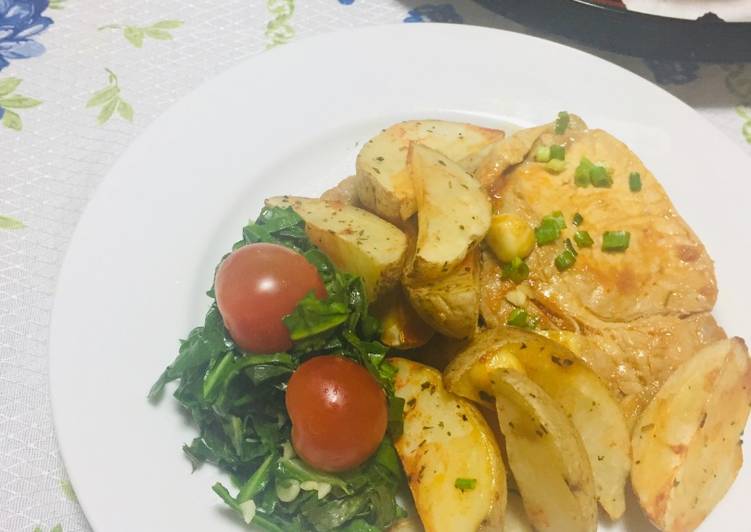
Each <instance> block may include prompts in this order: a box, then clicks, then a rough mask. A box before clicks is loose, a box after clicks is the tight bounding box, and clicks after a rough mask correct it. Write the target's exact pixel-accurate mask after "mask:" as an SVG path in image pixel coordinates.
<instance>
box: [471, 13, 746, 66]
mask: <svg viewBox="0 0 751 532" xmlns="http://www.w3.org/2000/svg"><path fill="white" fill-rule="evenodd" d="M477 2H478V3H479V4H482V5H483V6H485V7H486V8H488V9H490V10H491V11H495V12H496V13H499V14H501V15H503V16H505V17H508V18H510V19H512V20H515V21H516V22H519V23H520V24H524V25H525V26H530V27H533V28H539V29H541V30H545V31H549V32H552V33H556V34H559V35H563V36H565V37H569V38H571V39H576V40H578V41H581V42H583V43H585V44H589V45H593V46H596V47H598V48H603V49H606V50H611V51H613V52H619V53H622V54H627V55H634V56H639V57H650V58H657V59H668V60H674V61H708V62H726V63H738V62H747V61H751V22H724V21H723V20H722V19H720V18H718V17H717V16H716V15H714V14H708V15H705V16H703V17H701V18H700V19H698V20H684V19H677V18H670V17H660V16H656V15H648V14H644V13H638V12H635V11H628V10H627V9H625V8H624V7H622V6H623V4H622V2H621V1H620V0H589V1H587V0H477Z"/></svg>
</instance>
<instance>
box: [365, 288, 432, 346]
mask: <svg viewBox="0 0 751 532" xmlns="http://www.w3.org/2000/svg"><path fill="white" fill-rule="evenodd" d="M370 311H371V313H372V314H373V315H374V316H375V317H376V318H378V319H379V320H380V321H381V342H382V343H383V344H384V345H387V346H389V347H393V348H394V349H414V348H416V347H420V346H423V345H425V344H426V343H428V341H429V340H430V339H431V338H432V337H433V335H434V334H435V330H434V329H433V328H432V327H431V326H430V325H428V324H427V323H425V321H424V320H423V319H422V318H421V317H420V315H419V314H417V312H416V311H415V309H414V308H412V305H411V304H410V303H409V301H408V299H407V296H406V295H405V294H404V291H403V289H402V287H400V286H397V287H396V288H394V289H393V290H391V291H389V292H388V293H386V294H384V295H383V296H382V297H381V298H380V299H379V300H378V301H376V302H375V303H374V304H373V305H371V307H370Z"/></svg>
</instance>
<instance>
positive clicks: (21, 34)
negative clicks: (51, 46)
mask: <svg viewBox="0 0 751 532" xmlns="http://www.w3.org/2000/svg"><path fill="white" fill-rule="evenodd" d="M48 7H49V0H0V70H2V69H4V68H5V67H7V66H8V64H9V63H10V61H11V60H14V59H27V58H29V57H36V56H38V55H41V54H42V53H44V46H43V45H41V44H40V43H38V42H36V41H35V40H34V39H33V37H35V36H36V35H38V34H40V33H42V32H43V31H44V30H46V29H47V27H48V26H49V25H50V24H52V23H53V22H52V19H51V18H49V17H45V16H42V13H44V11H45V10H46V9H47V8H48ZM1 117H2V114H0V118H1Z"/></svg>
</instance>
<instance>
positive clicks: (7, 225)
mask: <svg viewBox="0 0 751 532" xmlns="http://www.w3.org/2000/svg"><path fill="white" fill-rule="evenodd" d="M24 227H26V226H25V225H24V223H23V222H22V221H21V220H16V219H15V218H11V217H10V216H3V215H0V229H23V228H24Z"/></svg>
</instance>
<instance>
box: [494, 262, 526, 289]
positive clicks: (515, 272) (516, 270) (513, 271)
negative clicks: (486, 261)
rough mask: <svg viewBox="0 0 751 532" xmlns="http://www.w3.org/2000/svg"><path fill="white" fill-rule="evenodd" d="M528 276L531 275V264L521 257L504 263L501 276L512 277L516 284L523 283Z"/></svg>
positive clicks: (503, 277) (504, 277)
mask: <svg viewBox="0 0 751 532" xmlns="http://www.w3.org/2000/svg"><path fill="white" fill-rule="evenodd" d="M527 277H529V266H527V263H526V262H524V261H523V260H522V259H520V258H519V257H514V260H512V261H511V262H509V263H506V264H504V265H503V267H502V268H501V278H502V279H511V280H512V281H513V282H515V283H516V284H519V283H521V282H522V281H524V280H525V279H526V278H527Z"/></svg>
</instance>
